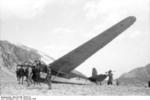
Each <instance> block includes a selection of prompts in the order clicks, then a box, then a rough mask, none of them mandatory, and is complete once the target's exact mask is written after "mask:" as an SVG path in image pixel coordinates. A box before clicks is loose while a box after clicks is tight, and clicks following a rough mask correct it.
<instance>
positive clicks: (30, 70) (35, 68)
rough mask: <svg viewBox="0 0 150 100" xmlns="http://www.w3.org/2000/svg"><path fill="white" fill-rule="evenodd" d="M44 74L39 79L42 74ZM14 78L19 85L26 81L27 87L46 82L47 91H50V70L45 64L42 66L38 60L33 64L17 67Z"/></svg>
mask: <svg viewBox="0 0 150 100" xmlns="http://www.w3.org/2000/svg"><path fill="white" fill-rule="evenodd" d="M43 73H44V74H45V76H44V77H42V78H41V75H42V74H43ZM16 76H17V80H18V82H19V84H23V82H24V80H26V81H27V84H28V86H29V85H30V84H32V83H33V84H40V82H41V81H46V82H45V83H47V84H48V87H49V89H51V69H50V67H48V66H47V65H45V64H42V63H41V61H40V60H35V61H34V62H33V63H30V64H29V63H27V64H20V65H17V69H16Z"/></svg>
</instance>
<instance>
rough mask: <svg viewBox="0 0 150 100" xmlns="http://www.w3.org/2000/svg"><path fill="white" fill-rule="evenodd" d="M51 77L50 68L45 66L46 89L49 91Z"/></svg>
mask: <svg viewBox="0 0 150 100" xmlns="http://www.w3.org/2000/svg"><path fill="white" fill-rule="evenodd" d="M51 77H52V73H51V68H49V67H48V66H47V77H46V80H47V84H48V88H49V89H51V88H52V87H51V83H52V82H51Z"/></svg>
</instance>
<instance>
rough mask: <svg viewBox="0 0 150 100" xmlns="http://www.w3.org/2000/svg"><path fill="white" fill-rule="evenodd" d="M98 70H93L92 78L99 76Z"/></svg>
mask: <svg viewBox="0 0 150 100" xmlns="http://www.w3.org/2000/svg"><path fill="white" fill-rule="evenodd" d="M97 74H98V73H97V70H96V68H93V69H92V77H95V76H97Z"/></svg>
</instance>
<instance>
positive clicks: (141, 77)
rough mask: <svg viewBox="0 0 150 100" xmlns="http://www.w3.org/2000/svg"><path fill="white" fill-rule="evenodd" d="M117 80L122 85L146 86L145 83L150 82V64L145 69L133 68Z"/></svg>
mask: <svg viewBox="0 0 150 100" xmlns="http://www.w3.org/2000/svg"><path fill="white" fill-rule="evenodd" d="M118 80H119V81H120V82H121V84H123V85H138V86H143V85H147V82H148V81H150V64H148V65H146V66H145V67H139V68H135V69H133V70H131V71H130V72H128V73H125V74H123V75H121V76H120V77H119V78H118Z"/></svg>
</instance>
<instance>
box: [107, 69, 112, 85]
mask: <svg viewBox="0 0 150 100" xmlns="http://www.w3.org/2000/svg"><path fill="white" fill-rule="evenodd" d="M112 84H113V74H112V71H111V70H109V71H108V82H107V85H112Z"/></svg>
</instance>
